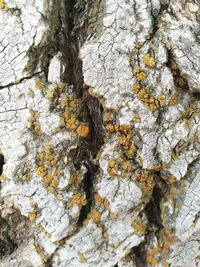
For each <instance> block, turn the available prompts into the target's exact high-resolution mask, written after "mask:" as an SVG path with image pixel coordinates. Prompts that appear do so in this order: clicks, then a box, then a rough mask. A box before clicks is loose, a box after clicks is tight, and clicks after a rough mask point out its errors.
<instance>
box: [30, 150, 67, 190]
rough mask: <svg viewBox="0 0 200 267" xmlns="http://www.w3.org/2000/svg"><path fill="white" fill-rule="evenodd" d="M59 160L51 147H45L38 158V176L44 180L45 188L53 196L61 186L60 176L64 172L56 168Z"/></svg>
mask: <svg viewBox="0 0 200 267" xmlns="http://www.w3.org/2000/svg"><path fill="white" fill-rule="evenodd" d="M56 164H57V159H56V155H55V151H54V149H53V148H52V147H50V146H49V145H45V146H44V147H43V148H42V149H41V152H40V153H39V154H38V156H37V167H36V168H35V170H36V172H37V173H38V175H39V176H40V177H41V178H42V184H43V186H44V187H45V188H46V189H47V190H48V191H49V192H52V193H53V194H55V193H56V188H57V187H58V185H59V178H58V177H59V175H61V174H62V173H63V171H62V170H60V169H58V168H56Z"/></svg>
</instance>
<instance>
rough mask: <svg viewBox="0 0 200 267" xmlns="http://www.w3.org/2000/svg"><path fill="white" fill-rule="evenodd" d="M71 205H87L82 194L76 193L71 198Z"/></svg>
mask: <svg viewBox="0 0 200 267" xmlns="http://www.w3.org/2000/svg"><path fill="white" fill-rule="evenodd" d="M71 203H72V204H76V205H81V206H85V205H86V204H87V200H86V199H85V198H83V196H82V193H77V194H76V195H74V196H73V198H72V200H71Z"/></svg>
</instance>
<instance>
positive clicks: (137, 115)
mask: <svg viewBox="0 0 200 267" xmlns="http://www.w3.org/2000/svg"><path fill="white" fill-rule="evenodd" d="M133 121H134V122H135V123H140V122H141V117H140V114H135V115H134V116H133Z"/></svg>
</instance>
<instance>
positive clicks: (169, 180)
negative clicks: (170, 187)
mask: <svg viewBox="0 0 200 267" xmlns="http://www.w3.org/2000/svg"><path fill="white" fill-rule="evenodd" d="M176 181H177V180H176V177H175V176H174V175H169V176H167V178H166V182H167V183H168V184H173V183H175V182H176Z"/></svg>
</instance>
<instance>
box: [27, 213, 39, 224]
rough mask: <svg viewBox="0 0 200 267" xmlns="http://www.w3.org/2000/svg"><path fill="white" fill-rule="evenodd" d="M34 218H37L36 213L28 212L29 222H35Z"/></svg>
mask: <svg viewBox="0 0 200 267" xmlns="http://www.w3.org/2000/svg"><path fill="white" fill-rule="evenodd" d="M36 217H37V213H36V212H35V211H32V212H30V213H29V215H28V218H29V220H30V221H31V222H33V221H35V219H36Z"/></svg>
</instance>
